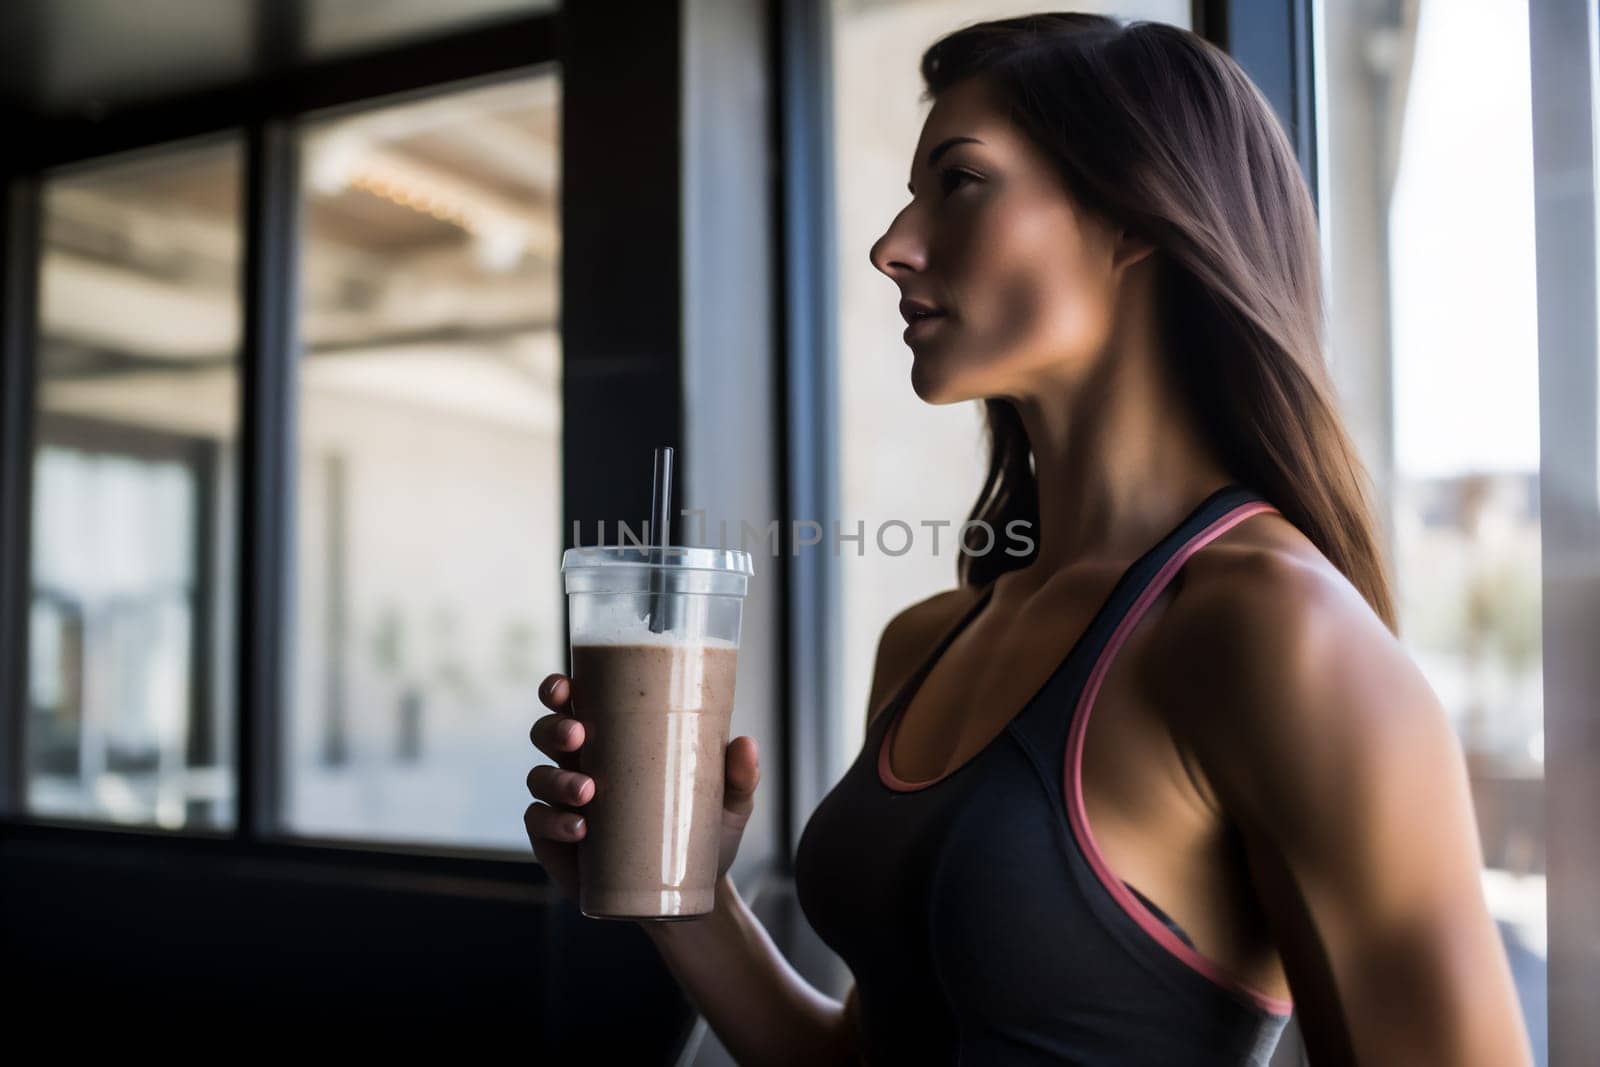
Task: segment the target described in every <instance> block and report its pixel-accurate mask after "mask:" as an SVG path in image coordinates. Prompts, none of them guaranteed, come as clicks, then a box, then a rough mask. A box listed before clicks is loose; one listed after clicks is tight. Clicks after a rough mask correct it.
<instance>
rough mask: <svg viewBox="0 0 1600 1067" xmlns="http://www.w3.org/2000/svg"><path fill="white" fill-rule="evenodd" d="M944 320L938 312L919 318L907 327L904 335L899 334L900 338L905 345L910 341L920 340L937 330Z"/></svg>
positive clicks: (942, 315)
mask: <svg viewBox="0 0 1600 1067" xmlns="http://www.w3.org/2000/svg"><path fill="white" fill-rule="evenodd" d="M944 318H945V317H944V313H943V312H940V313H939V314H937V315H924V316H922V317H921V318H918V319H917V320H916V321H915V322H913V323H912V324H911V325H910V326H907V327H906V330H905V333H903V334H901V335H900V336H901V337H902V338H904V340H905V342H906V344H910V343H911V342H912V341H918V340H921V339H923V338H925V337H927V336H928V334H930V333H932V332H933V331H934V330H937V329H938V328H939V326H940V324H941V323H943V322H944Z"/></svg>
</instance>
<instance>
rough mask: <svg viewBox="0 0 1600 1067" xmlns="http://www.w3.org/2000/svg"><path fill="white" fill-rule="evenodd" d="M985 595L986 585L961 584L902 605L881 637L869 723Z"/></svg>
mask: <svg viewBox="0 0 1600 1067" xmlns="http://www.w3.org/2000/svg"><path fill="white" fill-rule="evenodd" d="M982 594H983V587H982V586H973V585H958V586H955V587H954V588H951V589H943V590H940V591H939V592H937V593H934V594H932V595H931V596H926V597H923V598H922V599H921V600H918V601H916V602H914V603H912V604H910V605H908V606H907V607H905V608H902V609H901V610H900V611H899V612H897V613H896V614H895V615H894V617H893V618H891V619H890V620H889V621H888V622H887V623H885V624H884V627H883V632H882V633H881V634H879V636H878V651H877V656H876V660H875V663H874V665H873V669H872V691H871V694H870V695H869V697H868V699H867V721H868V722H869V723H870V722H871V721H872V719H873V718H874V717H875V716H876V715H877V713H878V712H879V711H880V710H881V709H882V707H883V705H884V703H886V702H887V701H888V699H889V697H890V696H891V695H892V694H893V693H894V692H895V691H897V690H898V689H899V688H900V686H901V685H902V684H903V683H904V682H905V681H906V679H908V678H909V677H910V676H911V673H912V672H913V671H915V670H916V669H917V667H918V666H919V665H921V663H922V661H923V660H924V659H926V658H927V655H928V653H929V652H931V651H932V650H933V646H934V645H935V644H936V643H937V642H938V640H939V638H941V637H943V636H944V635H945V633H946V632H947V631H948V630H949V629H950V627H952V626H954V625H955V623H956V621H957V620H958V619H959V618H960V617H961V613H962V612H964V611H966V610H967V609H968V608H970V607H971V606H972V604H973V601H975V600H976V599H977V598H978V597H979V596H981V595H982Z"/></svg>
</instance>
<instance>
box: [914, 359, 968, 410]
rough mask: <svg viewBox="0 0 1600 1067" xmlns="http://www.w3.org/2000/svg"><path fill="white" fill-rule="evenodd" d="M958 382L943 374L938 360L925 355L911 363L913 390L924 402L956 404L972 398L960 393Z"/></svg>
mask: <svg viewBox="0 0 1600 1067" xmlns="http://www.w3.org/2000/svg"><path fill="white" fill-rule="evenodd" d="M956 386H957V383H955V382H953V381H951V380H950V379H949V376H948V375H945V374H941V373H940V372H939V371H938V369H937V362H936V361H935V360H932V359H929V358H928V357H926V356H924V357H921V358H918V359H914V360H913V361H912V363H911V391H912V392H914V393H916V394H917V397H918V399H920V400H921V401H922V402H923V403H924V404H955V403H959V402H960V401H962V400H967V399H970V398H969V397H967V396H965V395H958V394H960V390H959V389H958V388H956Z"/></svg>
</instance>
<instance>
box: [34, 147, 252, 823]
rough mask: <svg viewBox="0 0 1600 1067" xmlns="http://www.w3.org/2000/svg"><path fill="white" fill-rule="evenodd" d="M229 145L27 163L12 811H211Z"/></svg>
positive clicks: (222, 502)
mask: <svg viewBox="0 0 1600 1067" xmlns="http://www.w3.org/2000/svg"><path fill="white" fill-rule="evenodd" d="M238 191H239V150H238V146H237V145H236V144H234V143H226V144H221V145H211V146H206V147H186V148H183V149H181V150H177V151H172V150H167V151H162V152H158V153H155V154H152V155H149V156H145V157H142V158H138V159H134V160H131V161H130V160H121V161H116V162H113V163H110V164H102V165H99V166H95V167H93V168H92V169H88V170H85V171H83V172H81V173H77V174H67V175H62V176H57V177H52V178H49V179H47V180H46V182H45V184H44V189H43V242H42V243H43V248H42V258H41V261H40V279H39V281H40V295H39V353H38V378H39V387H38V395H37V403H36V408H35V451H34V467H33V521H32V535H31V536H32V542H31V543H32V581H31V598H32V600H31V608H30V613H29V652H28V685H27V692H28V695H29V699H28V704H27V709H28V715H27V721H26V724H25V738H26V747H27V753H26V767H27V805H28V810H29V811H30V812H33V813H36V814H46V815H67V816H75V817H83V818H93V819H106V820H110V821H114V822H119V823H140V824H156V825H159V826H162V827H167V828H178V827H185V828H193V827H225V826H227V825H229V824H230V823H231V822H232V818H233V771H232V730H231V723H232V718H231V709H232V692H233V689H232V684H231V682H232V680H231V674H232V672H231V670H230V669H229V666H228V664H229V663H230V662H231V659H232V637H231V633H232V623H233V605H234V599H233V595H232V590H233V587H234V581H233V577H232V576H233V567H234V558H233V553H232V550H231V538H229V537H226V536H224V531H225V530H229V529H231V528H232V524H231V522H230V521H229V516H228V508H229V507H230V506H231V503H230V502H231V500H232V494H233V480H234V463H235V429H236V411H237V396H236V390H237V388H238V375H237V359H238V347H239V294H238V283H239V206H238V205H239V193H238Z"/></svg>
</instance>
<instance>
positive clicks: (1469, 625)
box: [1323, 0, 1546, 1064]
mask: <svg viewBox="0 0 1600 1067" xmlns="http://www.w3.org/2000/svg"><path fill="white" fill-rule="evenodd" d="M1380 6H1384V5H1380ZM1388 6H1390V7H1392V8H1393V12H1392V17H1389V18H1385V19H1379V18H1378V17H1376V16H1375V15H1374V14H1373V13H1372V11H1370V10H1369V9H1367V8H1365V7H1360V6H1358V5H1337V4H1328V5H1327V6H1326V19H1327V43H1326V51H1327V56H1328V62H1327V67H1326V71H1325V74H1326V82H1327V85H1326V89H1327V100H1326V105H1325V108H1326V111H1327V116H1328V120H1327V125H1328V131H1327V133H1328V147H1329V154H1330V158H1329V161H1328V174H1329V187H1328V189H1327V192H1326V194H1325V196H1324V205H1323V210H1324V212H1325V213H1326V218H1325V223H1326V225H1325V229H1324V232H1325V234H1327V235H1328V239H1329V240H1330V246H1331V247H1330V252H1331V255H1330V262H1331V264H1332V271H1331V277H1330V282H1329V288H1330V292H1331V298H1332V299H1331V305H1330V308H1329V323H1330V325H1329V329H1330V334H1331V345H1330V347H1331V349H1332V351H1331V360H1332V366H1333V371H1334V375H1335V378H1336V379H1337V380H1338V381H1339V382H1340V385H1341V390H1342V392H1343V394H1344V395H1343V398H1342V399H1343V403H1344V404H1345V406H1346V410H1347V411H1349V412H1350V414H1351V416H1352V421H1353V423H1354V424H1355V428H1356V430H1357V439H1358V441H1360V443H1361V444H1362V446H1363V449H1364V451H1365V453H1366V455H1365V458H1366V460H1367V463H1368V465H1369V466H1370V467H1371V468H1372V469H1373V470H1374V472H1375V474H1376V475H1377V476H1378V479H1379V483H1380V489H1381V488H1385V487H1384V484H1383V483H1384V482H1385V481H1387V483H1388V484H1387V487H1386V488H1387V493H1386V497H1385V500H1384V503H1386V504H1387V505H1388V507H1389V508H1390V514H1389V516H1388V519H1389V525H1390V531H1391V535H1392V537H1393V544H1392V546H1391V548H1392V552H1393V555H1394V573H1395V578H1396V585H1397V590H1396V591H1397V594H1398V601H1399V603H1398V606H1399V613H1400V637H1401V640H1402V641H1403V642H1404V643H1405V645H1406V648H1407V651H1408V652H1409V653H1410V654H1411V655H1412V657H1413V658H1414V659H1415V660H1416V662H1417V664H1418V665H1419V666H1420V667H1421V669H1422V671H1423V673H1424V674H1425V675H1426V677H1427V679H1428V682H1429V684H1430V685H1431V686H1432V687H1433V689H1434V691H1435V692H1436V693H1437V694H1438V695H1439V698H1440V700H1441V701H1442V703H1443V704H1444V706H1445V709H1446V711H1447V712H1448V713H1449V715H1450V717H1451V720H1452V721H1453V723H1454V724H1455V726H1456V729H1457V731H1458V732H1459V735H1460V737H1461V741H1462V747H1463V749H1464V750H1465V753H1466V757H1467V764H1468V770H1469V774H1470V777H1471V783H1472V791H1473V798H1474V802H1475V807H1476V814H1477V819H1478V824H1479V829H1480V831H1481V836H1482V845H1483V858H1484V872H1483V877H1484V888H1485V892H1486V896H1487V899H1488V901H1489V906H1490V910H1491V912H1492V913H1493V914H1494V916H1495V918H1496V920H1497V921H1498V922H1499V924H1500V929H1501V933H1502V935H1503V937H1504V938H1505V941H1506V948H1507V952H1508V954H1509V956H1510V960H1511V964H1512V969H1513V971H1514V974H1515V977H1516V982H1517V987H1518V990H1519V992H1520V994H1521V997H1522V1005H1523V1013H1524V1015H1525V1017H1526V1018H1527V1021H1528V1026H1529V1029H1530V1031H1531V1037H1532V1041H1533V1046H1534V1052H1535V1055H1536V1058H1537V1060H1538V1062H1539V1063H1541V1064H1542V1063H1544V1062H1545V956H1546V949H1545V836H1544V730H1543V706H1542V688H1541V683H1542V678H1543V675H1542V653H1541V634H1540V555H1539V553H1540V535H1539V403H1538V401H1539V372H1538V346H1537V345H1538V338H1537V332H1536V311H1537V308H1536V303H1535V287H1534V278H1535V257H1534V218H1533V204H1534V201H1533V141H1532V102H1531V81H1530V73H1529V66H1528V8H1527V5H1526V4H1524V3H1521V2H1518V0H1479V2H1475V3H1473V4H1471V5H1458V4H1454V3H1444V2H1442V0H1425V2H1423V3H1421V4H1420V5H1417V4H1395V5H1388ZM1469 8H1470V11H1469V10H1468V9H1469ZM1385 398H1388V402H1387V403H1386V402H1385Z"/></svg>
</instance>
